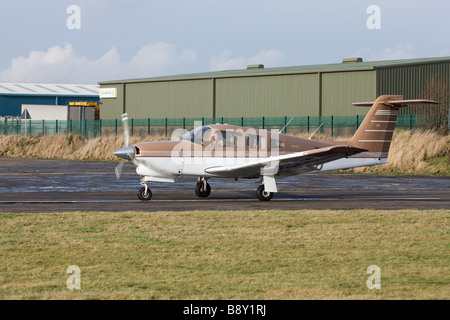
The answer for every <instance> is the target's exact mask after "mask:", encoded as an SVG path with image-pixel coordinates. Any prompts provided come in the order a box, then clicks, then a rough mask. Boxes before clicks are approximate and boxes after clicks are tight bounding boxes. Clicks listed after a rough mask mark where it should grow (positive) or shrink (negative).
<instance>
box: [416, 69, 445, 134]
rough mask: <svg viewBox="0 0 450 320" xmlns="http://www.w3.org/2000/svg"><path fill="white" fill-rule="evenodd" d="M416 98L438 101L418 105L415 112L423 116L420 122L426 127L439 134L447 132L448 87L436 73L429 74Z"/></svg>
mask: <svg viewBox="0 0 450 320" xmlns="http://www.w3.org/2000/svg"><path fill="white" fill-rule="evenodd" d="M418 98H422V99H431V100H435V101H438V102H439V105H436V106H418V108H417V114H420V115H422V116H423V118H422V120H421V124H422V125H423V126H424V127H426V128H427V129H430V130H434V131H437V132H439V133H441V134H447V133H448V132H449V127H448V125H449V123H448V121H449V108H450V87H449V84H448V83H447V82H446V81H445V80H443V79H441V78H439V76H438V74H433V75H430V76H429V77H428V79H427V83H426V85H425V87H424V88H423V89H422V90H421V91H420V93H419V96H418Z"/></svg>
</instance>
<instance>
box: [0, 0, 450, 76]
mask: <svg viewBox="0 0 450 320" xmlns="http://www.w3.org/2000/svg"><path fill="white" fill-rule="evenodd" d="M0 30H2V31H1V32H0V43H1V47H0V82H39V83H88V84H96V83H98V82H100V81H109V80H118V79H134V78H146V77H156V76H166V75H176V74H186V73H198V72H208V71H220V70H232V69H245V68H246V67H247V65H249V64H264V65H265V67H266V68H271V67H285V66H299V65H314V64H329V63H340V62H341V61H342V59H343V58H352V57H361V58H363V59H364V61H379V60H395V59H410V58H427V57H441V56H450V37H449V34H450V1H448V0H339V1H336V0H315V1H312V0H309V1H304V0H240V1H236V0H184V1H181V0H178V1H175V0H164V1H162V0H160V1H149V0H127V1H123V0H122V1H121V0H70V1H67V0H39V1H35V0H14V1H11V0H4V1H2V2H1V3H0Z"/></svg>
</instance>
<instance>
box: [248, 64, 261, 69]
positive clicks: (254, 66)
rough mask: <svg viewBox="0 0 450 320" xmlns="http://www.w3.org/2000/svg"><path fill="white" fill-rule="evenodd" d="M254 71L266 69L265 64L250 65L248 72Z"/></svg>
mask: <svg viewBox="0 0 450 320" xmlns="http://www.w3.org/2000/svg"><path fill="white" fill-rule="evenodd" d="M252 69H264V65H263V64H249V65H248V66H247V70H252Z"/></svg>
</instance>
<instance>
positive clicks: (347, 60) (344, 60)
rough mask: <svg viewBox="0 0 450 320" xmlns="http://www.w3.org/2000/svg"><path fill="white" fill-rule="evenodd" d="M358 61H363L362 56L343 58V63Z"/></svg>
mask: <svg viewBox="0 0 450 320" xmlns="http://www.w3.org/2000/svg"><path fill="white" fill-rule="evenodd" d="M357 62H363V59H362V58H345V59H343V60H342V63H357Z"/></svg>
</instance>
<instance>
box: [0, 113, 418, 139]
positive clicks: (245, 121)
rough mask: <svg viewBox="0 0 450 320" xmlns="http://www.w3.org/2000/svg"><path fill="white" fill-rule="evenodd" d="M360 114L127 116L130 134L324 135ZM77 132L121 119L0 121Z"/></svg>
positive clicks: (117, 130) (403, 119)
mask: <svg viewBox="0 0 450 320" xmlns="http://www.w3.org/2000/svg"><path fill="white" fill-rule="evenodd" d="M363 120H364V117H362V116H348V117H335V116H327V117H294V118H292V117H288V116H285V117H256V118H249V117H238V118H223V117H222V118H216V119H212V118H162V119H151V118H147V119H129V122H128V123H129V127H130V131H131V134H132V135H136V136H148V135H150V136H154V135H158V136H166V137H168V138H170V137H171V135H172V133H173V132H174V131H175V130H177V129H179V130H180V131H177V133H178V132H181V130H182V129H184V130H188V131H189V130H192V129H193V128H195V127H197V126H200V125H206V124H216V123H221V124H230V125H236V126H244V127H252V128H259V129H267V130H272V129H276V130H278V131H280V130H281V132H282V133H287V134H313V133H315V132H316V134H327V135H329V136H332V137H334V136H350V135H353V134H354V133H355V131H356V130H357V128H358V127H359V125H360V124H361V122H362V121H363ZM421 120H422V117H421V116H419V115H399V116H398V118H397V127H400V128H403V129H409V130H412V129H416V128H422V126H423V125H422V124H421ZM69 133H73V134H80V135H82V136H84V137H86V138H96V137H100V136H102V135H118V134H122V121H121V120H120V119H114V120H67V121H61V120H3V121H0V134H4V135H15V134H21V135H33V136H38V135H53V134H69Z"/></svg>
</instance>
